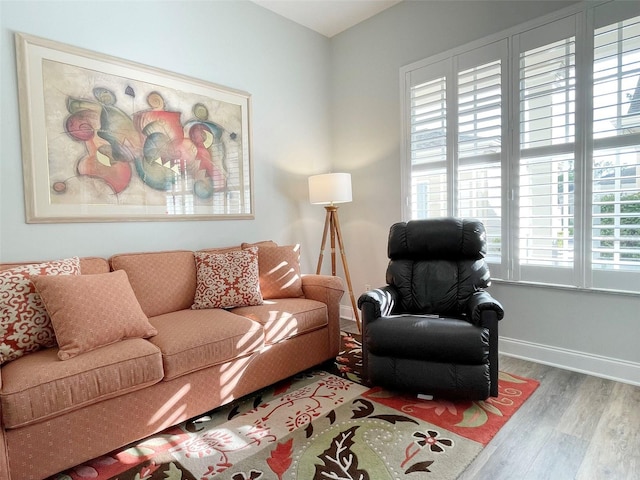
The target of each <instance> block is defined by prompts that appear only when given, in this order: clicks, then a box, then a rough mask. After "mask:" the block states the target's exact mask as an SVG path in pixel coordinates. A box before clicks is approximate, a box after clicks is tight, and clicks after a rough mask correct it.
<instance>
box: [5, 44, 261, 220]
mask: <svg viewBox="0 0 640 480" xmlns="http://www.w3.org/2000/svg"><path fill="white" fill-rule="evenodd" d="M16 50H17V62H18V80H19V94H20V95H19V96H20V112H21V130H22V147H23V159H24V161H23V163H24V183H25V206H26V217H27V222H29V223H37V222H82V221H126V220H211V219H232V218H253V194H252V190H253V189H252V165H251V158H250V150H251V149H250V132H249V126H250V122H249V120H250V119H249V114H250V95H249V94H248V93H246V92H242V91H238V90H233V89H229V88H226V87H221V86H219V85H216V84H213V83H209V82H205V81H203V80H198V79H194V78H190V77H187V76H183V75H179V74H175V73H170V72H168V71H164V70H160V69H157V68H153V67H148V66H144V65H140V64H136V63H133V62H129V61H126V60H122V59H117V58H114V57H110V56H106V55H102V54H98V53H95V52H90V51H87V50H84V49H80V48H77V47H72V46H69V45H63V44H60V43H57V42H52V41H49V40H45V39H41V38H37V37H33V36H30V35H26V34H21V33H17V34H16Z"/></svg>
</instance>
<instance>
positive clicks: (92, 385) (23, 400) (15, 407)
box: [0, 338, 163, 441]
mask: <svg viewBox="0 0 640 480" xmlns="http://www.w3.org/2000/svg"><path fill="white" fill-rule="evenodd" d="M57 352H58V349H57V348H50V349H46V350H40V351H38V352H35V353H32V354H29V355H26V356H24V357H22V358H19V359H17V360H15V361H13V362H10V363H8V364H7V365H4V366H3V367H2V389H1V390H0V404H1V406H2V423H3V425H4V427H5V428H16V427H20V426H24V425H28V424H31V423H35V422H39V421H42V420H45V419H48V418H52V417H54V416H57V415H61V414H63V413H65V412H69V411H72V410H77V409H79V408H82V407H83V406H86V405H90V404H93V403H97V402H99V401H102V400H105V399H107V398H111V397H115V396H117V395H122V394H124V393H127V392H132V391H135V390H140V389H142V388H144V387H146V386H148V385H151V384H153V383H157V382H159V381H160V380H161V379H162V376H163V371H162V358H161V355H160V351H159V350H158V348H157V347H155V346H154V345H152V344H151V343H149V342H148V341H147V340H142V339H138V338H136V339H130V340H123V341H122V342H118V343H114V344H112V345H108V346H105V347H102V348H98V349H96V350H92V351H90V352H87V353H85V354H83V355H81V356H79V357H76V358H72V359H70V360H68V361H66V362H61V361H60V360H59V359H58V356H57ZM60 434H61V435H64V432H60ZM52 441H56V440H55V439H52Z"/></svg>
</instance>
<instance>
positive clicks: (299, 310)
mask: <svg viewBox="0 0 640 480" xmlns="http://www.w3.org/2000/svg"><path fill="white" fill-rule="evenodd" d="M232 312H233V313H235V314H237V315H242V316H243V317H247V318H250V319H251V320H255V321H256V322H259V323H260V324H261V325H262V326H263V328H264V335H265V344H266V345H271V344H274V343H278V342H280V341H282V340H286V339H287V338H291V337H295V336H296V335H300V334H302V333H306V332H310V331H312V330H316V329H318V328H321V327H324V326H325V325H327V322H328V320H327V306H326V304H324V303H322V302H317V301H315V300H308V299H305V298H284V299H277V300H265V302H264V303H263V304H262V305H256V306H252V307H238V308H234V309H233V310H232Z"/></svg>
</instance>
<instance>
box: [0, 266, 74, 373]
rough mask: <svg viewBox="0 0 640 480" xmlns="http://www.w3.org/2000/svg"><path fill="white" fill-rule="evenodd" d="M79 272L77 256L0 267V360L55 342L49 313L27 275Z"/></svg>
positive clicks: (12, 358)
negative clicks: (3, 268)
mask: <svg viewBox="0 0 640 480" xmlns="http://www.w3.org/2000/svg"><path fill="white" fill-rule="evenodd" d="M79 274H80V261H79V259H78V257H73V258H67V259H64V260H57V261H52V262H46V263H37V264H27V265H22V266H15V267H13V268H9V269H6V270H2V271H0V364H2V363H4V362H8V361H10V360H14V359H16V358H19V357H21V356H22V355H24V354H26V353H29V352H34V351H36V350H38V349H40V348H42V347H52V346H54V345H55V344H56V342H55V337H54V332H53V327H52V326H51V321H50V318H49V315H48V313H47V311H46V309H45V306H44V303H43V302H42V298H41V297H40V294H39V293H38V292H37V291H36V289H35V286H34V284H33V282H32V281H31V277H33V276H35V275H65V276H69V275H74V276H77V275H79Z"/></svg>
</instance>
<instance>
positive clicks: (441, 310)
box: [386, 218, 490, 316]
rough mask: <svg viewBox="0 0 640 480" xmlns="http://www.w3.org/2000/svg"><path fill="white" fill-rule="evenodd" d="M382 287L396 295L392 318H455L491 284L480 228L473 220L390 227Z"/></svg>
mask: <svg viewBox="0 0 640 480" xmlns="http://www.w3.org/2000/svg"><path fill="white" fill-rule="evenodd" d="M387 251H388V252H387V253H388V256H389V259H390V260H389V265H388V267H387V275H386V277H387V278H386V280H387V284H389V285H393V286H394V287H396V288H397V289H398V291H399V292H400V304H399V305H397V306H396V308H395V311H396V312H397V313H401V312H402V313H432V314H441V315H442V314H444V315H455V316H459V315H461V314H463V313H464V312H465V305H466V303H467V300H468V298H469V297H470V296H471V295H472V294H473V293H474V292H477V291H479V290H483V289H484V288H486V287H488V286H489V284H490V274H489V268H488V266H487V264H486V262H485V260H484V257H485V254H486V252H487V240H486V233H485V229H484V225H483V224H482V222H480V221H479V220H475V219H460V218H437V219H426V220H411V221H409V222H400V223H396V224H394V225H392V226H391V229H390V231H389V242H388V246H387Z"/></svg>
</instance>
